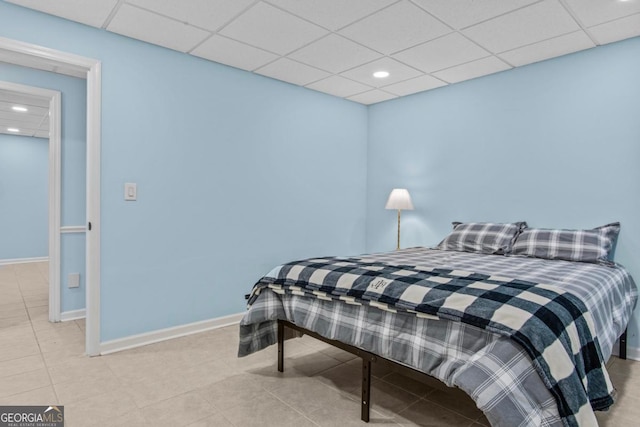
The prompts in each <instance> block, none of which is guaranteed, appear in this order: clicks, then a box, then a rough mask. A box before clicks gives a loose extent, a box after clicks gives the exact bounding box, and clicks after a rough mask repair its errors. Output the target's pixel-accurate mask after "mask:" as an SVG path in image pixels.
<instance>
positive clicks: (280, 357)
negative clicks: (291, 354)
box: [278, 320, 284, 372]
mask: <svg viewBox="0 0 640 427" xmlns="http://www.w3.org/2000/svg"><path fill="white" fill-rule="evenodd" d="M278 372H284V323H282V321H281V320H278Z"/></svg>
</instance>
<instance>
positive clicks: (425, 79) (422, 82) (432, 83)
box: [384, 74, 447, 96]
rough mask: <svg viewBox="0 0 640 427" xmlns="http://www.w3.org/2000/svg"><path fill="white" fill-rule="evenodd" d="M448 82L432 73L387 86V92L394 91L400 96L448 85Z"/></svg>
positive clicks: (385, 88)
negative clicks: (431, 74) (433, 75)
mask: <svg viewBox="0 0 640 427" xmlns="http://www.w3.org/2000/svg"><path fill="white" fill-rule="evenodd" d="M446 85H447V83H446V82H443V81H442V80H438V79H436V78H435V77H432V76H430V75H427V74H425V75H423V76H420V77H416V78H413V79H409V80H405V81H403V82H400V83H395V84H392V85H389V86H385V87H384V90H385V91H386V92H390V93H393V94H395V95H398V96H405V95H410V94H412V93H416V92H422V91H425V90H429V89H435V88H437V87H442V86H446Z"/></svg>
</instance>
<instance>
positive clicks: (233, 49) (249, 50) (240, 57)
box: [191, 35, 278, 71]
mask: <svg viewBox="0 0 640 427" xmlns="http://www.w3.org/2000/svg"><path fill="white" fill-rule="evenodd" d="M191 54H192V55H195V56H199V57H201V58H205V59H209V60H211V61H216V62H219V63H221V64H226V65H231V66H232V67H236V68H242V69H243V70H249V71H252V70H255V69H256V68H258V67H261V66H263V65H265V64H267V63H269V62H271V61H273V60H274V59H276V58H278V55H275V54H273V53H269V52H266V51H264V50H262V49H258V48H257V47H253V46H249V45H246V44H244V43H240V42H237V41H235V40H231V39H228V38H226V37H222V36H218V35H214V36H213V37H211V38H210V39H208V40H207V41H205V42H204V43H202V44H201V45H200V46H198V47H196V48H195V49H194V50H192V51H191Z"/></svg>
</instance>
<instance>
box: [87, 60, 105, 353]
mask: <svg viewBox="0 0 640 427" xmlns="http://www.w3.org/2000/svg"><path fill="white" fill-rule="evenodd" d="M101 70H102V64H101V63H100V62H99V61H93V62H92V64H91V66H90V67H89V68H88V71H87V222H88V223H90V224H91V230H89V231H88V232H87V233H86V243H85V244H86V253H87V256H86V259H87V263H86V283H87V287H86V292H87V299H86V301H87V302H86V309H87V317H86V332H87V339H86V351H87V354H88V355H89V356H97V355H99V354H100V341H101V339H100V319H101V313H100V232H101V231H100V229H101V227H100V143H101V139H100V138H101V132H102V130H101V129H102V128H101V106H102V71H101Z"/></svg>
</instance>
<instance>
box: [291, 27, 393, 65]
mask: <svg viewBox="0 0 640 427" xmlns="http://www.w3.org/2000/svg"><path fill="white" fill-rule="evenodd" d="M381 56H382V55H380V54H379V53H377V52H375V51H373V50H371V49H367V48H366V47H364V46H361V45H359V44H357V43H354V42H352V41H351V40H347V39H345V38H344V37H340V36H338V35H336V34H330V35H328V36H327V37H324V38H322V39H320V40H318V41H316V42H313V43H311V44H310V45H308V46H305V47H303V48H302V49H300V50H298V51H296V52H294V53H292V54H291V55H289V57H290V58H292V59H295V60H296V61H300V62H304V63H305V64H309V65H313V66H315V67H318V68H322V69H323V70H327V71H330V72H332V73H339V72H342V71H344V70H348V69H349V68H353V67H356V66H358V65H361V64H364V63H366V62H370V61H373V60H374V59H376V58H380V57H381Z"/></svg>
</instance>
